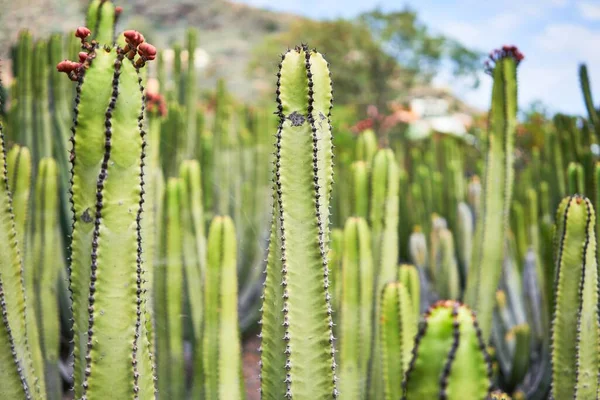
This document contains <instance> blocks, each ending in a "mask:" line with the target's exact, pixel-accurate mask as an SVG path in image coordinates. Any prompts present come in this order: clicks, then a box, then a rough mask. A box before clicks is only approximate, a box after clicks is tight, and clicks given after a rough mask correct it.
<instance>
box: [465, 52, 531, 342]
mask: <svg viewBox="0 0 600 400" xmlns="http://www.w3.org/2000/svg"><path fill="white" fill-rule="evenodd" d="M522 58H523V56H522V54H521V53H520V52H519V50H517V49H516V48H514V47H506V48H503V49H502V50H498V51H495V52H494V53H492V59H491V61H492V63H493V64H494V65H493V69H491V70H490V72H491V73H492V75H493V78H494V86H493V89H492V109H491V112H490V129H489V133H488V139H487V148H488V149H487V158H486V160H487V164H486V168H485V180H484V182H485V183H484V194H483V199H482V200H483V203H482V208H481V210H480V211H481V213H480V214H477V221H478V222H477V228H476V229H477V233H476V240H477V244H476V245H475V246H474V251H473V259H472V260H473V261H472V263H471V268H470V269H469V275H468V279H467V290H466V296H465V299H466V303H467V304H470V305H471V306H472V307H473V308H474V310H475V311H476V312H477V316H478V318H479V321H480V324H481V331H482V333H483V338H484V340H485V341H486V342H487V341H488V340H489V337H490V332H491V325H492V314H493V310H494V304H495V298H494V293H495V291H496V288H497V287H498V282H499V280H500V275H501V272H502V260H503V249H504V239H505V238H506V234H507V230H508V227H509V221H508V217H509V213H510V204H511V199H512V187H513V180H514V166H513V159H514V136H515V128H516V124H517V65H518V64H519V62H520V61H521V59H522Z"/></svg>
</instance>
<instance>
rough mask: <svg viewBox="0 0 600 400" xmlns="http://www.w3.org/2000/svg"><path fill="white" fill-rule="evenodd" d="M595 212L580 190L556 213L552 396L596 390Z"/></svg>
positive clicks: (599, 331)
mask: <svg viewBox="0 0 600 400" xmlns="http://www.w3.org/2000/svg"><path fill="white" fill-rule="evenodd" d="M595 220H596V217H595V213H594V207H593V206H592V203H591V202H590V201H589V200H588V199H587V198H583V197H580V196H571V197H567V198H565V199H564V200H563V201H562V202H561V203H560V205H559V206H558V211H557V214H556V231H555V232H556V233H555V235H556V236H555V261H556V268H557V270H556V275H555V276H556V281H555V292H556V298H555V303H554V317H553V321H552V378H553V382H552V393H553V396H554V398H556V399H566V398H571V399H592V398H596V397H597V395H598V373H599V371H600V357H599V353H598V348H599V347H600V324H599V322H598V270H597V265H596V235H595V232H594V224H595Z"/></svg>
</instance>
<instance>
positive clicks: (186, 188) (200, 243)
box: [167, 160, 206, 397]
mask: <svg viewBox="0 0 600 400" xmlns="http://www.w3.org/2000/svg"><path fill="white" fill-rule="evenodd" d="M180 170H181V172H180V176H181V178H180V179H181V185H180V198H179V201H180V215H181V233H182V242H183V245H182V253H183V262H184V271H185V278H184V281H185V284H186V287H187V294H188V297H189V303H190V312H191V323H192V324H191V325H192V330H193V335H194V379H193V387H194V388H195V392H194V396H195V397H200V395H199V393H201V386H202V380H203V377H202V373H203V363H202V354H203V352H202V329H203V328H202V321H203V314H204V300H203V290H204V288H205V286H204V276H205V272H206V243H205V241H206V239H205V237H204V210H203V208H202V203H201V200H202V183H201V177H200V164H199V163H198V162H197V161H195V160H193V161H192V160H190V161H185V162H183V163H182V165H181V169H180ZM167 279H168V278H167Z"/></svg>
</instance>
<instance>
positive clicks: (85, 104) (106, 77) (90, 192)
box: [69, 53, 114, 398]
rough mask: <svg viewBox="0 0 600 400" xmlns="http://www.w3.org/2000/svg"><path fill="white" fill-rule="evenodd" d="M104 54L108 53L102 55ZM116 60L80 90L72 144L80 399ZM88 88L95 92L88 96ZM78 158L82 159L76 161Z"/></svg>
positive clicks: (94, 68)
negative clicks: (98, 200) (97, 209)
mask: <svg viewBox="0 0 600 400" xmlns="http://www.w3.org/2000/svg"><path fill="white" fill-rule="evenodd" d="M100 54H103V53H100ZM112 63H114V57H110V56H109V55H104V56H101V57H98V58H96V59H93V61H92V62H91V64H90V67H89V69H88V72H87V73H86V75H85V76H83V77H81V79H80V81H79V84H78V85H77V96H76V98H75V118H76V119H75V121H74V127H73V129H72V130H73V136H72V137H71V142H72V143H73V149H72V152H71V160H72V161H71V162H72V165H71V182H72V187H71V190H70V195H71V205H72V208H71V210H72V213H73V214H72V215H73V224H72V232H73V234H72V240H71V251H70V253H71V263H70V280H69V286H70V287H69V289H70V291H71V297H72V304H73V305H72V307H73V332H74V341H75V346H74V369H73V373H74V382H75V397H77V398H78V397H80V396H81V391H82V388H81V386H80V385H81V382H83V376H84V369H85V364H86V361H85V348H86V346H87V331H88V330H87V325H88V313H87V303H88V302H87V298H88V291H89V284H90V277H89V273H87V271H88V270H89V266H90V265H91V247H92V240H91V238H92V233H93V229H94V224H93V215H94V212H95V196H96V181H97V177H98V174H99V173H100V164H101V160H102V155H103V154H104V151H103V144H104V143H103V138H104V130H103V128H104V112H105V111H106V108H107V107H108V103H109V100H110V94H111V90H112V87H111V86H110V85H106V84H104V82H110V81H111V80H112V67H111V66H112ZM84 86H85V87H86V89H87V88H89V90H83V89H84ZM75 154H77V155H78V157H75Z"/></svg>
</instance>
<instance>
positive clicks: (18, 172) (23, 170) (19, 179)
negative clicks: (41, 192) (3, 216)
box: [6, 145, 32, 280]
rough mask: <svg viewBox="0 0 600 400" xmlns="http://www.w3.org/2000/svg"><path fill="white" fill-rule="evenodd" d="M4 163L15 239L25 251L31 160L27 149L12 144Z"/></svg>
mask: <svg viewBox="0 0 600 400" xmlns="http://www.w3.org/2000/svg"><path fill="white" fill-rule="evenodd" d="M6 164H7V169H8V186H9V187H10V192H11V196H12V201H13V213H14V217H15V225H16V226H15V227H16V230H17V241H18V242H19V247H20V248H21V250H22V251H25V246H26V243H25V242H26V241H25V238H26V236H27V235H26V234H27V225H28V222H29V197H30V195H31V168H32V161H31V153H30V151H29V149H28V148H27V147H21V146H19V145H14V146H13V148H12V149H10V151H9V152H8V154H7V155H6ZM26 280H27V279H26Z"/></svg>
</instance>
